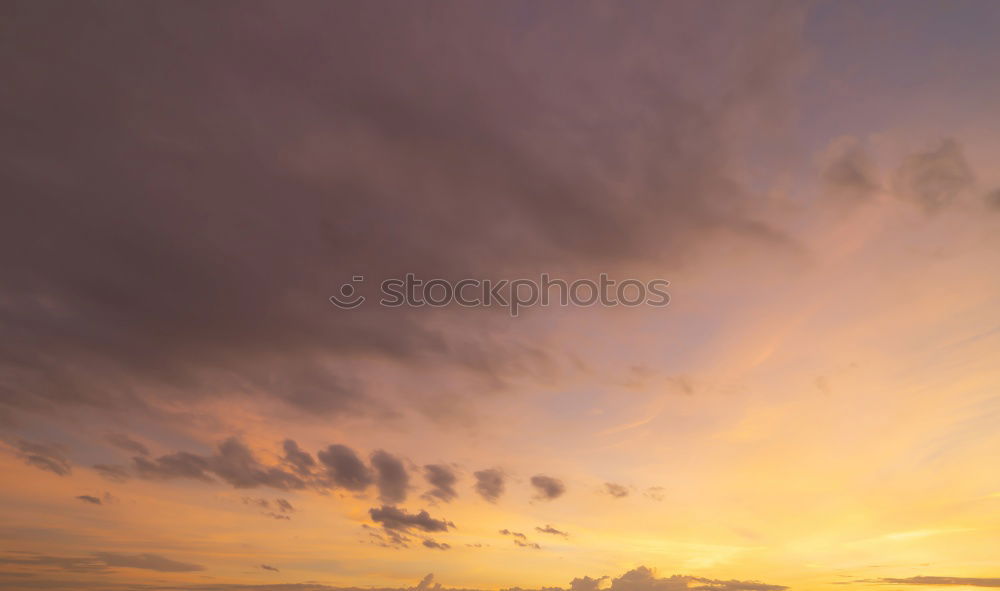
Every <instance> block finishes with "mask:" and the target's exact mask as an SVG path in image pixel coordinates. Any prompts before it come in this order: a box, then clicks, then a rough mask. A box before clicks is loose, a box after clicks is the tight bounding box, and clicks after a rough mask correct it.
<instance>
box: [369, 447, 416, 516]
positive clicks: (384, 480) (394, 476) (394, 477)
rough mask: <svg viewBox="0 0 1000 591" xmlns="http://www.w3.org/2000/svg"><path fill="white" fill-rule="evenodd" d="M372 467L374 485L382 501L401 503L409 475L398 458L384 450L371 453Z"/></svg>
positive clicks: (404, 496)
mask: <svg viewBox="0 0 1000 591" xmlns="http://www.w3.org/2000/svg"><path fill="white" fill-rule="evenodd" d="M372 468H374V469H375V486H376V487H378V497H379V500H381V501H382V502H383V503H402V502H403V501H405V500H406V492H407V489H408V488H409V484H410V475H409V474H408V473H407V472H406V467H405V466H403V462H402V461H400V459H399V458H397V457H396V456H394V455H392V454H390V453H389V452H386V451H384V450H381V449H380V450H377V451H376V452H374V453H373V454H372Z"/></svg>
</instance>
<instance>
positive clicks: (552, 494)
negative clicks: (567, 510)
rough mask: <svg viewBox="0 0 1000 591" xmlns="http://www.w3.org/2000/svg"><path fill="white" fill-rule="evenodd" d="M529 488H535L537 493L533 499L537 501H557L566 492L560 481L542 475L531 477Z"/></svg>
mask: <svg viewBox="0 0 1000 591" xmlns="http://www.w3.org/2000/svg"><path fill="white" fill-rule="evenodd" d="M531 486H533V487H535V491H537V492H536V494H535V498H536V499H539V500H545V501H551V500H552V499H558V498H559V497H561V496H562V495H563V493H565V492H566V485H565V484H563V481H562V480H559V479H558V478H553V477H551V476H546V475H544V474H537V475H535V476H532V477H531Z"/></svg>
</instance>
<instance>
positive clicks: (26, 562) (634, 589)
mask: <svg viewBox="0 0 1000 591" xmlns="http://www.w3.org/2000/svg"><path fill="white" fill-rule="evenodd" d="M425 545H426V546H427V547H433V546H431V545H427V544H425ZM9 554H10V555H9V556H7V557H4V556H0V564H9V565H23V566H32V567H38V568H50V569H62V570H70V571H75V572H81V573H86V572H105V571H107V566H106V565H105V564H104V563H103V562H101V561H100V560H98V559H95V558H74V557H55V556H42V555H35V554H31V553H9ZM260 568H261V569H263V570H271V569H273V568H274V567H271V568H268V567H267V566H266V565H260ZM275 572H277V569H275ZM917 578H921V577H917ZM931 578H934V577H931ZM942 578H943V579H946V580H960V579H954V578H952V577H942ZM607 579H609V577H598V578H592V577H587V576H584V577H576V578H574V579H573V580H572V581H571V582H570V584H569V586H568V587H565V588H564V587H545V588H543V589H537V590H532V589H528V588H521V587H514V588H512V590H513V589H517V590H520V591H598V590H599V589H600V588H601V586H602V583H603V582H604V581H606V580H607ZM36 580H37V579H36ZM904 580H906V579H904ZM964 580H968V581H990V579H964ZM48 583H49V582H48V581H45V584H44V585H43V586H42V588H46V589H54V590H58V591H76V590H78V589H95V590H97V589H99V590H100V591H106V590H107V589H118V588H121V589H122V591H125V586H122V587H118V586H115V585H114V584H109V583H108V582H106V581H98V582H96V583H89V582H87V581H85V580H84V581H77V582H74V583H73V585H72V586H66V585H64V584H63V583H60V582H55V581H52V582H51V584H48ZM904 584H905V583H904ZM943 584H945V585H948V584H951V583H943ZM299 587H301V588H303V589H306V588H308V589H309V590H310V591H358V588H357V587H335V586H330V585H323V584H320V583H302V584H294V583H293V584H281V585H268V584H238V583H223V582H213V583H187V584H185V583H180V582H178V583H173V584H171V585H170V586H169V588H170V590H171V591H287V590H288V589H291V588H296V589H297V588H299ZM129 589H131V587H129ZM608 589H609V591H691V590H697V591H784V590H785V589H787V587H785V586H783V585H772V584H767V583H761V582H757V581H739V580H723V579H710V578H704V577H694V576H688V575H674V576H670V577H657V576H656V574H655V573H654V571H652V570H651V569H649V568H647V567H644V566H640V567H638V568H636V569H634V570H632V571H629V572H627V573H625V574H623V575H622V576H620V577H618V578H614V579H611V583H610V587H609V588H608ZM377 591H477V590H475V589H460V588H452V587H443V586H442V585H441V583H438V582H435V580H434V575H432V574H429V575H427V576H425V577H423V579H421V580H420V582H418V583H417V584H416V585H414V586H412V587H405V588H402V587H401V588H381V589H378V590H377Z"/></svg>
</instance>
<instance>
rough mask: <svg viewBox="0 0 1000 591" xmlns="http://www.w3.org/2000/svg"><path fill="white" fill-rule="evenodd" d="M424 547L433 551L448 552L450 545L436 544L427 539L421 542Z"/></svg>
mask: <svg viewBox="0 0 1000 591" xmlns="http://www.w3.org/2000/svg"><path fill="white" fill-rule="evenodd" d="M423 544H424V546H425V547H427V548H431V549H434V550H449V549H450V548H451V545H450V544H446V543H444V542H436V541H434V540H433V539H431V538H427V539H425V540H424V542H423Z"/></svg>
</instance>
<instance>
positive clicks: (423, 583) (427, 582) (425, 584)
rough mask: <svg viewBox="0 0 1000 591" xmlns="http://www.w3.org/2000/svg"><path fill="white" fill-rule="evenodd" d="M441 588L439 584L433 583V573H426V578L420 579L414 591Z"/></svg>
mask: <svg viewBox="0 0 1000 591" xmlns="http://www.w3.org/2000/svg"><path fill="white" fill-rule="evenodd" d="M440 587H441V583H435V582H434V573H427V576H425V577H424V578H422V579H420V582H419V583H417V586H416V587H414V588H413V589H414V591H426V590H427V589H438V588H440Z"/></svg>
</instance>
